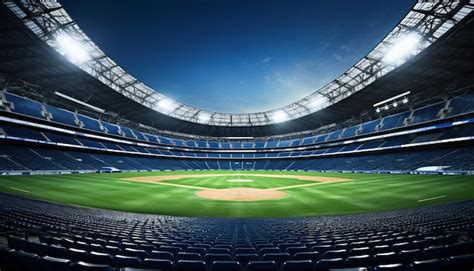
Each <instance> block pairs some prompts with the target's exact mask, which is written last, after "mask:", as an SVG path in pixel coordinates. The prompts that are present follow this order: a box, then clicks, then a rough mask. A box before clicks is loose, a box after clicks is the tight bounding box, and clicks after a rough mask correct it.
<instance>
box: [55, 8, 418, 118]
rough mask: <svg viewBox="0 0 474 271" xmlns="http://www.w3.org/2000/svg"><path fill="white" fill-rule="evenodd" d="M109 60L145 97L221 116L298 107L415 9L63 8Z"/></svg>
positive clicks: (366, 51)
mask: <svg viewBox="0 0 474 271" xmlns="http://www.w3.org/2000/svg"><path fill="white" fill-rule="evenodd" d="M61 3H62V4H63V5H64V7H65V8H66V10H67V11H68V12H69V14H70V15H71V16H72V17H73V18H74V19H75V20H76V22H78V24H79V26H80V27H81V28H82V29H83V30H84V31H85V32H86V34H87V35H89V37H91V38H92V40H93V41H94V42H95V43H96V44H97V45H98V46H99V47H100V48H101V49H102V50H104V51H105V53H106V54H107V55H109V56H110V57H111V58H112V59H114V60H115V61H116V62H117V63H118V64H119V65H121V66H122V67H123V68H124V69H125V70H127V71H128V72H129V73H131V74H132V75H134V76H135V77H137V78H138V79H140V80H142V81H143V82H145V83H146V84H147V85H149V86H151V87H152V88H154V89H156V90H158V91H160V92H162V93H164V94H165V95H168V96H170V97H171V98H173V99H175V100H178V101H180V102H183V103H186V104H189V105H192V106H197V107H200V108H203V109H206V110H211V111H220V112H258V111H264V110H269V109H274V108H276V107H279V106H283V105H286V104H288V103H291V102H293V101H295V100H297V99H299V98H302V97H304V96H306V95H308V94H310V93H311V92H313V91H314V90H316V89H318V88H320V87H321V86H323V85H325V84H327V83H328V82H330V81H331V80H333V79H334V78H335V77H337V76H338V75H340V74H341V73H342V72H344V71H345V70H346V69H348V68H349V67H350V66H351V65H352V64H354V63H355V62H356V61H358V60H359V59H360V58H361V57H363V56H364V55H365V54H366V53H368V52H369V51H370V50H371V49H372V48H373V46H375V45H376V44H377V43H378V42H379V41H380V40H381V39H382V38H383V37H384V36H385V35H386V34H387V33H388V32H389V31H390V30H391V29H392V28H393V27H394V26H395V25H396V24H397V23H398V22H399V20H400V19H401V18H402V17H403V16H404V15H405V14H406V12H407V11H408V10H409V9H410V7H411V6H412V5H413V4H414V1H413V0H383V1H381V0H371V1H353V0H345V1H316V0H312V1H297V0H288V1H283V0H248V1H247V0H241V1H236V0H214V1H210V0H195V1H190V0H187V1H184V0H154V1H153V0H148V1H130V0H110V1H106V0H100V1H96V0H95V1H93V0H83V1H77V0H62V1H61Z"/></svg>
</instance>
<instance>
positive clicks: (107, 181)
mask: <svg viewBox="0 0 474 271" xmlns="http://www.w3.org/2000/svg"><path fill="white" fill-rule="evenodd" d="M197 173H199V172H191V174H197ZM205 173H206V174H209V173H215V174H229V173H230V174H236V173H239V174H240V176H232V177H231V176H215V177H205V178H184V179H179V180H168V181H164V182H166V183H172V184H182V185H190V186H199V187H207V188H215V189H223V188H235V187H249V188H264V189H267V188H277V187H286V186H291V185H298V184H307V183H310V181H303V180H298V179H293V178H286V179H283V178H271V177H256V176H248V174H250V173H253V174H279V175H281V174H284V175H314V176H324V177H338V178H346V179H350V181H345V182H337V183H320V184H318V185H315V186H306V187H296V188H290V189H285V190H283V191H285V192H287V193H288V197H286V198H283V199H278V200H267V201H258V202H230V201H218V200H208V199H202V198H199V197H197V196H196V195H195V194H194V193H195V192H197V191H198V190H196V189H191V188H185V187H176V186H166V185H161V184H153V183H139V182H132V181H129V180H127V179H126V178H130V177H141V176H157V175H178V174H179V175H183V174H190V172H184V171H183V172H179V171H178V172H142V173H118V174H115V173H114V174H80V175H79V174H78V175H55V176H2V177H0V192H4V193H9V194H15V195H19V196H24V197H29V198H35V199H42V200H47V201H51V202H59V203H66V204H73V205H80V206H88V207H95V208H104V209H113V210H121V211H130V212H140V213H153V214H165V215H180V216H214V217H216V216H217V217H295V216H313V215H336V214H351V213H362V212H373V211H385V210H393V209H399V208H410V207H417V206H424V205H429V204H441V203H447V202H456V201H463V200H470V199H474V193H473V191H474V177H473V176H441V175H384V174H342V173H341V174H338V173H303V172H264V171H257V172H248V171H245V172H236V171H207V172H205ZM246 175H247V176H246ZM239 177H240V178H243V179H252V180H254V182H248V183H230V182H227V180H228V179H236V178H239Z"/></svg>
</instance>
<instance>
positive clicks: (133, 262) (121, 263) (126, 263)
mask: <svg viewBox="0 0 474 271" xmlns="http://www.w3.org/2000/svg"><path fill="white" fill-rule="evenodd" d="M141 264H142V263H141V260H140V258H138V257H133V256H125V255H115V257H114V258H113V266H114V267H134V268H140V267H141Z"/></svg>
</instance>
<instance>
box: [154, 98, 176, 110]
mask: <svg viewBox="0 0 474 271" xmlns="http://www.w3.org/2000/svg"><path fill="white" fill-rule="evenodd" d="M176 106H177V105H176V103H175V102H174V101H173V100H171V99H169V98H164V99H161V100H160V101H159V102H158V107H159V108H160V109H162V110H163V111H165V112H171V111H173V110H174V109H176Z"/></svg>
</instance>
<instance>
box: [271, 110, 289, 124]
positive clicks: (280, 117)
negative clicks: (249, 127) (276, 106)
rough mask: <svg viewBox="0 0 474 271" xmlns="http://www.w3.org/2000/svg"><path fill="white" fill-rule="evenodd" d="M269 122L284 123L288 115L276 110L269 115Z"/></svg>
mask: <svg viewBox="0 0 474 271" xmlns="http://www.w3.org/2000/svg"><path fill="white" fill-rule="evenodd" d="M270 118H271V120H272V121H273V122H275V123H279V122H284V121H286V120H288V119H289V116H288V114H287V113H286V112H285V111H283V110H278V111H276V112H275V113H273V114H272V115H271V117H270Z"/></svg>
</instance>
